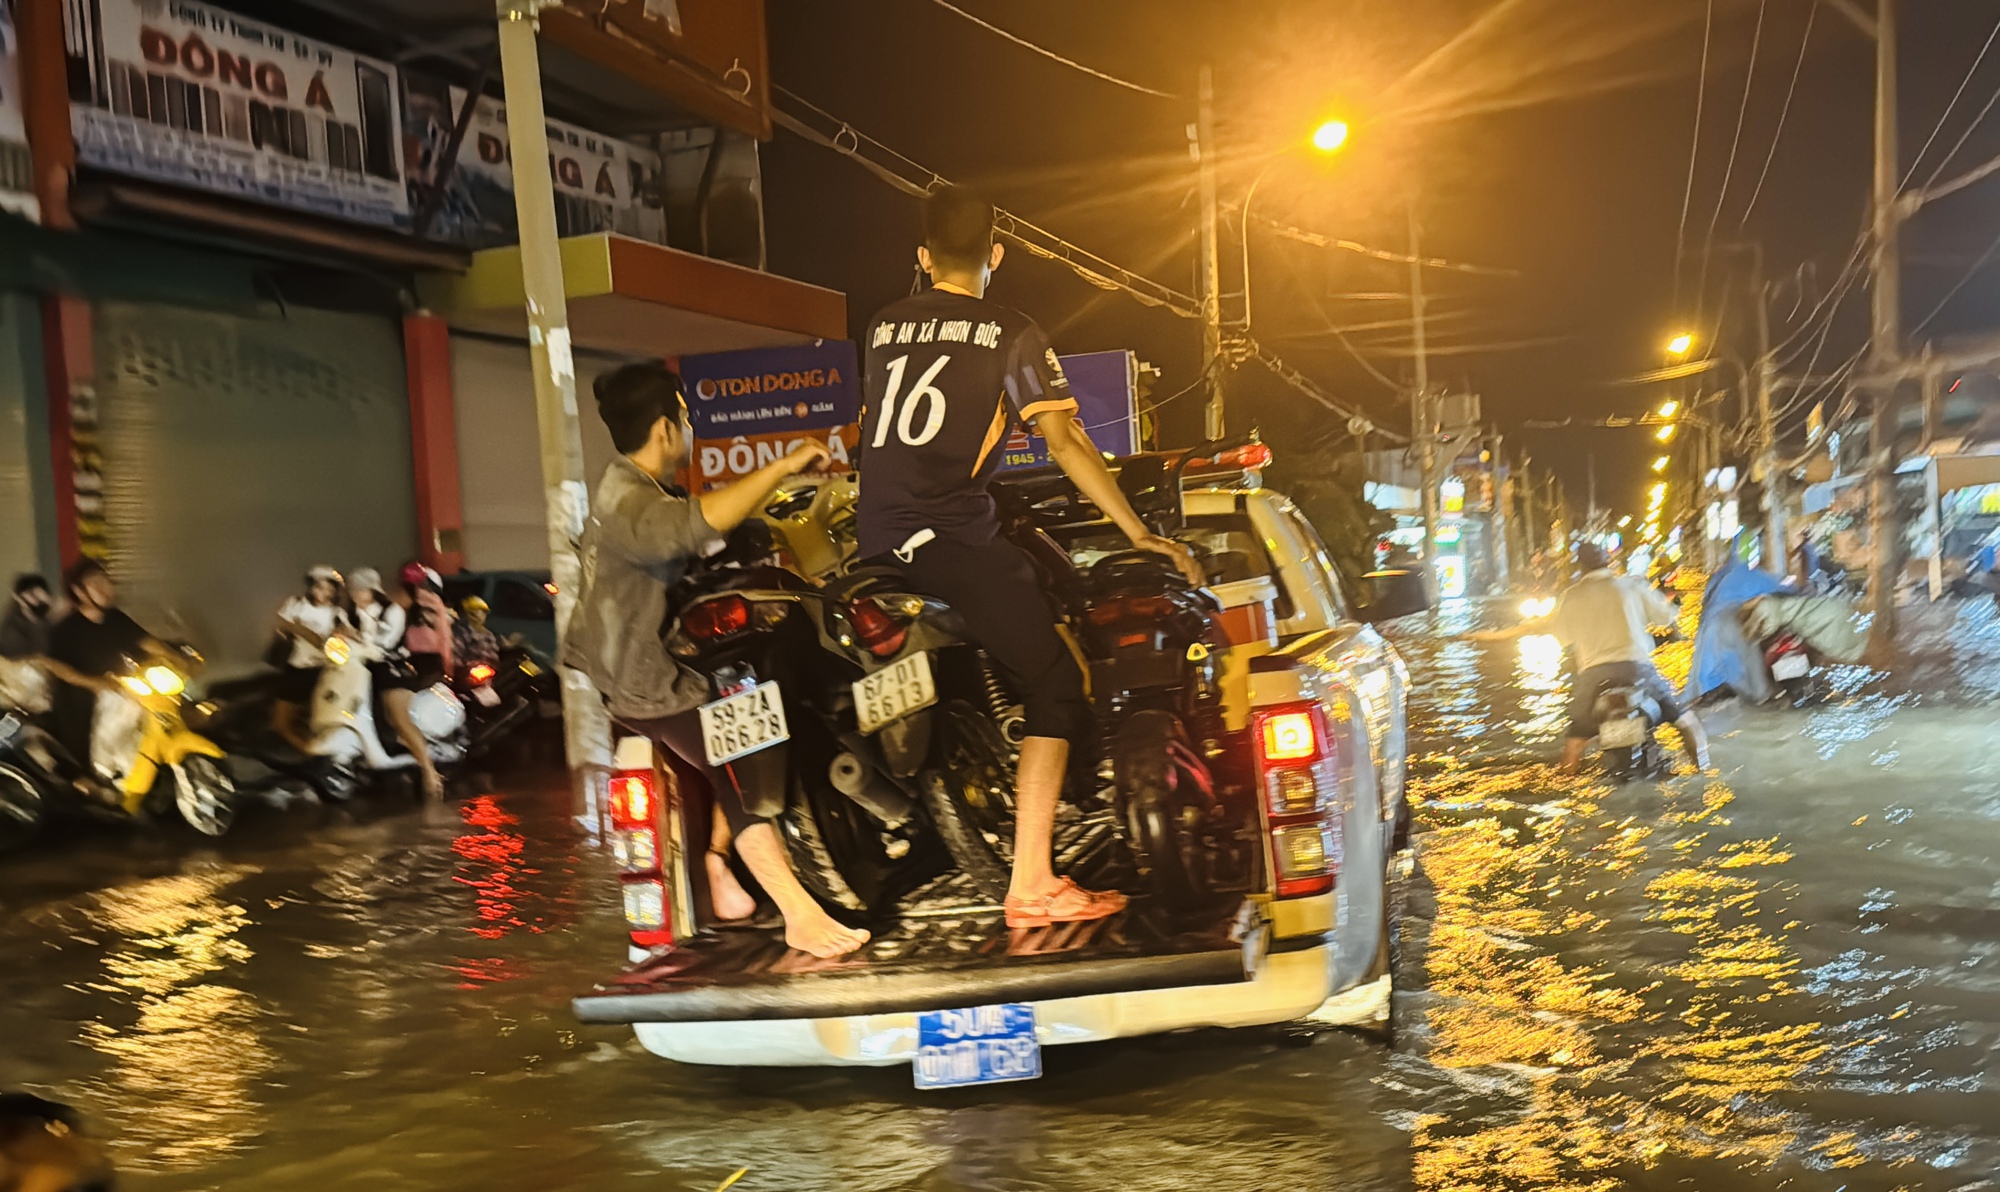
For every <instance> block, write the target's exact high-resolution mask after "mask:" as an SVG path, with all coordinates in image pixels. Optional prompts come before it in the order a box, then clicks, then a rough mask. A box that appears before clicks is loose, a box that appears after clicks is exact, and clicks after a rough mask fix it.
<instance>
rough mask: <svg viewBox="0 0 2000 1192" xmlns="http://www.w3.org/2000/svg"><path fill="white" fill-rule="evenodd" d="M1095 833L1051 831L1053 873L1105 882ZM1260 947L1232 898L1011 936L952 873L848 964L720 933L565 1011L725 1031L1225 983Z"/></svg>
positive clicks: (1247, 906)
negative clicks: (719, 1026) (764, 1023)
mask: <svg viewBox="0 0 2000 1192" xmlns="http://www.w3.org/2000/svg"><path fill="white" fill-rule="evenodd" d="M1094 827H1095V826H1094V825H1090V824H1088V823H1085V824H1074V823H1073V824H1070V825H1059V827H1058V833H1057V835H1058V839H1057V848H1056V853H1057V857H1058V864H1059V866H1060V867H1062V868H1065V869H1068V870H1070V871H1071V872H1075V873H1077V874H1078V875H1079V877H1080V878H1081V879H1082V880H1085V881H1087V882H1090V881H1098V880H1101V876H1109V875H1108V873H1107V872H1106V871H1107V866H1106V864H1105V863H1104V862H1105V860H1106V858H1105V857H1104V855H1103V854H1104V852H1105V850H1104V848H1103V847H1102V842H1103V841H1104V840H1105V839H1106V838H1107V837H1106V836H1105V835H1103V834H1100V833H1099V832H1098V831H1095V830H1093V828H1094ZM1107 884H1109V883H1107ZM1267 944H1268V932H1267V930H1266V926H1265V922H1264V916H1263V912H1262V910H1261V908H1260V907H1259V906H1258V905H1257V904H1256V903H1254V902H1252V901H1250V900H1248V899H1235V898H1229V899H1224V900H1221V901H1218V902H1217V903H1215V904H1214V905H1212V906H1210V907H1206V908H1202V909H1199V910H1196V911H1191V912H1182V913H1178V914H1169V913H1168V912H1166V911H1165V910H1164V909H1162V908H1159V907H1155V906H1151V905H1148V903H1147V902H1146V900H1145V899H1143V898H1137V899H1134V900H1133V903H1132V905H1131V907H1129V908H1128V909H1127V910H1126V911H1125V912H1124V913H1122V914H1120V915H1117V916H1114V917H1113V918H1110V919H1104V920H1099V921H1097V922H1092V923H1062V924H1055V925H1052V926H1049V927H1040V928H1032V929H1026V930H1017V929H1009V928H1008V927H1007V925H1006V921H1005V918H1004V916H1003V915H1002V913H1001V909H1000V908H999V907H998V906H996V905H994V904H993V903H992V902H991V901H990V900H988V899H985V898H983V897H981V896H980V895H979V893H978V892H977V891H976V890H975V889H974V888H973V887H972V885H971V883H970V882H968V881H966V879H965V878H964V877H963V876H962V875H960V874H958V873H956V872H953V873H948V874H945V875H943V876H941V877H938V878H936V879H934V880H933V881H931V882H930V883H929V884H927V885H925V886H924V887H923V888H921V889H919V890H917V891H916V892H915V893H913V894H911V895H910V896H909V897H908V898H906V899H905V900H904V901H903V903H902V904H901V906H900V907H899V908H898V914H897V916H896V918H895V919H894V920H892V921H891V922H889V923H887V924H883V925H881V927H880V928H878V929H877V931H876V933H875V936H874V938H872V939H871V940H870V941H869V942H868V944H867V945H866V946H865V947H863V948H862V949H861V950H860V951H859V952H856V953H855V954H853V955H851V956H844V957H841V958H840V959H838V960H819V959H817V958H815V957H812V956H808V955H806V954H805V953H803V952H797V951H793V950H792V949H790V948H788V947H786V946H785V941H784V932H783V930H782V929H781V928H778V927H775V926H772V927H725V928H718V929H714V930H711V931H707V932H703V933H701V934H699V935H697V936H696V937H694V938H693V939H690V940H687V941H685V942H683V943H681V944H680V945H678V946H677V947H675V948H673V949H672V950H671V951H668V952H664V953H661V954H659V955H656V956H654V957H652V958H649V959H648V960H645V961H642V962H640V963H639V964H636V965H633V966H631V967H630V968H628V969H626V970H625V971H624V972H623V973H621V974H619V976H617V977H616V978H615V979H613V980H612V981H610V982H609V983H607V984H604V985H600V986H598V987H597V988H596V989H595V990H593V991H592V992H590V993H586V994H583V995H582V996H580V997H578V998H576V999H575V1001H574V1008H575V1011H576V1015H577V1017H578V1019H580V1020H581V1021H584V1022H594V1023H632V1022H736V1021H746V1020H758V1019H785V1018H829V1017H843V1016H848V1015H859V1014H883V1013H894V1012H909V1011H917V1010H948V1009H956V1008H961V1007H967V1006H981V1005H994V1004H997V1003H1001V1002H1016V1001H1042V1000H1047V999H1050V998H1061V997H1081V996H1086V995H1090V994H1098V993H1116V992H1122V991H1129V990H1138V989H1168V988H1176V987H1180V986H1187V985H1222V984H1229V983H1234V982H1241V981H1246V980H1248V979H1249V978H1250V976H1251V975H1252V974H1254V972H1255V971H1256V969H1257V966H1258V964H1259V963H1260V962H1261V960H1262V956H1263V953H1264V950H1265V948H1266V946H1267Z"/></svg>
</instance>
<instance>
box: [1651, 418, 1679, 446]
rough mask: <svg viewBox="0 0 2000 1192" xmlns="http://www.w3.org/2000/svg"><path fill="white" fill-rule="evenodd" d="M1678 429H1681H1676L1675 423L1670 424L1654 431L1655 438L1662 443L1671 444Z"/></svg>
mask: <svg viewBox="0 0 2000 1192" xmlns="http://www.w3.org/2000/svg"><path fill="white" fill-rule="evenodd" d="M1677 429H1679V428H1678V427H1676V426H1675V425H1674V424H1673V423H1671V422H1669V423H1667V424H1666V425H1665V426H1663V427H1661V428H1660V429H1658V430H1656V431H1654V432H1653V437H1654V438H1656V439H1658V440H1659V441H1660V442H1662V443H1671V442H1673V441H1674V431H1675V430H1677Z"/></svg>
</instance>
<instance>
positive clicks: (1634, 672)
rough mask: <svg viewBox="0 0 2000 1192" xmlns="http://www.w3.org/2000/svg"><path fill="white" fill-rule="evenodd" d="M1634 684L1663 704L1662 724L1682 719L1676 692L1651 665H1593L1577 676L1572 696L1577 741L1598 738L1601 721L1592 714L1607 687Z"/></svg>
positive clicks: (1571, 712)
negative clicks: (1676, 700)
mask: <svg viewBox="0 0 2000 1192" xmlns="http://www.w3.org/2000/svg"><path fill="white" fill-rule="evenodd" d="M1628 684H1629V685H1631V686H1634V687H1637V688H1639V690H1640V691H1641V692H1643V693H1644V694H1646V695H1648V696H1651V697H1652V698H1653V700H1654V701H1655V702H1657V703H1658V704H1659V705H1660V722H1661V723H1662V724H1671V723H1673V722H1674V721H1676V720H1679V719H1680V718H1681V707H1680V705H1679V704H1678V703H1676V702H1675V701H1674V689H1673V688H1672V687H1671V686H1669V685H1668V684H1667V681H1666V680H1665V679H1664V678H1661V677H1660V672H1659V671H1657V670H1655V669H1654V668H1653V664H1652V663H1650V662H1607V663H1604V664H1603V665H1602V666H1593V667H1591V668H1590V669H1589V670H1587V671H1584V672H1583V673H1582V674H1580V675H1578V676H1577V677H1576V680H1575V682H1574V684H1573V685H1572V688H1571V691H1570V697H1569V732H1568V733H1567V734H1565V735H1567V736H1568V737H1569V738H1570V739H1571V740H1573V741H1588V740H1589V739H1590V738H1592V737H1594V736H1596V735H1597V720H1596V718H1595V717H1594V716H1592V715H1591V711H1592V709H1593V708H1595V706H1596V704H1597V697H1598V695H1599V693H1601V692H1602V691H1603V690H1604V689H1605V688H1607V687H1623V686H1626V685H1628Z"/></svg>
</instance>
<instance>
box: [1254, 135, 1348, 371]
mask: <svg viewBox="0 0 2000 1192" xmlns="http://www.w3.org/2000/svg"><path fill="white" fill-rule="evenodd" d="M1345 144H1347V124H1346V122H1344V121H1340V120H1328V121H1327V122H1326V123H1324V124H1322V125H1320V126H1319V127H1318V128H1315V129H1313V134H1312V147H1313V148H1314V149H1317V150H1319V151H1320V152H1321V153H1336V152H1338V151H1339V150H1340V147H1341V146H1343V145H1345ZM1277 164H1278V161H1277V159H1276V158H1272V159H1271V160H1270V161H1268V162H1265V163H1264V168H1263V169H1261V170H1259V171H1257V177H1256V178H1254V179H1252V180H1251V182H1250V189H1249V190H1246V191H1244V192H1243V223H1242V233H1243V330H1245V331H1248V330H1250V203H1251V200H1253V199H1255V198H1256V197H1257V188H1258V187H1260V186H1262V185H1263V184H1264V179H1265V177H1266V176H1268V175H1269V174H1270V172H1271V168H1272V167H1273V166H1275V165H1277Z"/></svg>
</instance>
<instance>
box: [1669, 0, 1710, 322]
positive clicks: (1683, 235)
mask: <svg viewBox="0 0 2000 1192" xmlns="http://www.w3.org/2000/svg"><path fill="white" fill-rule="evenodd" d="M1714 28H1715V0H1708V7H1707V9H1706V15H1705V16H1704V17H1703V18H1702V22H1701V74H1700V76H1699V78H1698V79H1697V80H1696V83H1695V89H1694V143H1693V144H1692V145H1690V146H1689V147H1688V177H1687V189H1686V190H1685V191H1683V192H1682V193H1681V226H1680V231H1678V232H1677V233H1675V235H1674V309H1675V310H1679V309H1680V305H1681V259H1682V257H1684V256H1685V255H1686V254H1687V226H1688V209H1689V208H1690V207H1692V206H1693V205H1694V167H1695V163H1696V162H1699V161H1700V160H1701V116H1702V109H1703V108H1704V107H1705V106H1706V104H1707V99H1708V43H1709V38H1710V36H1711V35H1712V33H1713V31H1714Z"/></svg>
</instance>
